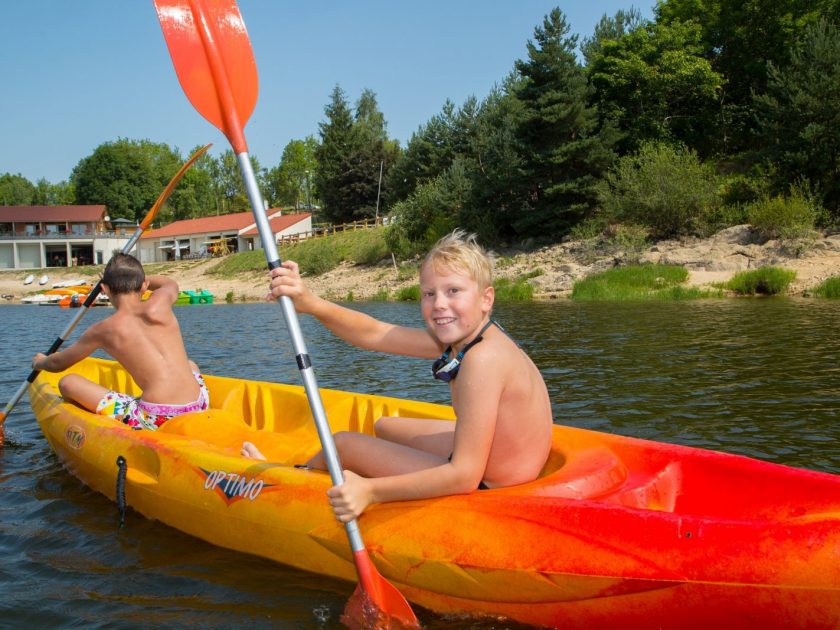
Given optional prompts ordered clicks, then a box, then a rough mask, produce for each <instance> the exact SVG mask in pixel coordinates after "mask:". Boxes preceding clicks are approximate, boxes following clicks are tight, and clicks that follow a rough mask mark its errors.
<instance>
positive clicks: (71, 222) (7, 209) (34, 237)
mask: <svg viewBox="0 0 840 630" xmlns="http://www.w3.org/2000/svg"><path fill="white" fill-rule="evenodd" d="M132 232H133V230H132V231H128V232H127V230H126V229H125V228H124V227H118V228H115V227H114V226H113V225H111V223H110V219H109V217H108V216H106V214H105V206H103V205H90V206H0V269H44V268H46V267H73V266H76V265H91V264H102V263H105V262H108V260H110V259H111V255H112V254H113V252H115V251H119V250H121V249H122V248H123V247H124V246H125V244H126V243H127V242H128V239H129V238H130V237H131V234H132Z"/></svg>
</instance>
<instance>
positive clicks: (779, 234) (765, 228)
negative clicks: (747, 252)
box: [747, 189, 820, 239]
mask: <svg viewBox="0 0 840 630" xmlns="http://www.w3.org/2000/svg"><path fill="white" fill-rule="evenodd" d="M819 214H820V209H819V208H818V207H816V203H815V201H814V199H813V197H811V196H809V195H808V194H807V193H806V192H803V191H802V190H801V189H800V190H797V189H794V190H793V192H792V194H791V196H789V197H783V196H781V195H777V196H775V197H768V198H764V199H761V200H759V201H757V202H755V203H753V204H751V205H750V206H749V207H748V209H747V217H748V219H749V222H750V223H751V224H752V226H753V227H754V228H755V229H756V230H758V231H759V232H760V233H761V234H762V235H763V236H765V237H766V238H782V239H797V238H806V237H808V236H811V235H812V234H813V232H814V226H815V225H816V222H817V217H818V216H819Z"/></svg>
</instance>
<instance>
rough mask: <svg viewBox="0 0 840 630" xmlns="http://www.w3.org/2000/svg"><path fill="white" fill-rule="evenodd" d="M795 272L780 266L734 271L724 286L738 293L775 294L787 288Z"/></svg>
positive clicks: (794, 276)
mask: <svg viewBox="0 0 840 630" xmlns="http://www.w3.org/2000/svg"><path fill="white" fill-rule="evenodd" d="M795 278H796V272H795V271H791V270H790V269H782V268H781V267H761V268H760V269H754V270H752V271H742V272H741V273H736V274H735V275H734V276H733V277H732V279H730V280H729V282H727V283H725V284H724V288H726V289H729V290H730V291H734V292H735V293H738V294H739V295H756V294H758V295H777V294H779V293H782V292H784V291H786V290H787V288H788V286H789V285H790V283H791V282H793V280H794V279H795Z"/></svg>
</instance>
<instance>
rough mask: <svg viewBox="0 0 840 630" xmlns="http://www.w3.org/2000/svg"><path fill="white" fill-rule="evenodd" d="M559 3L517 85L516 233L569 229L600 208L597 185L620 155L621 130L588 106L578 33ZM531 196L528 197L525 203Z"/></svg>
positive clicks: (519, 67) (531, 46)
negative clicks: (519, 152) (616, 148)
mask: <svg viewBox="0 0 840 630" xmlns="http://www.w3.org/2000/svg"><path fill="white" fill-rule="evenodd" d="M570 32H571V29H570V28H569V25H568V23H567V22H566V18H565V16H564V15H563V13H562V12H561V11H560V10H559V9H553V10H552V11H551V13H549V15H547V16H546V17H545V18H544V20H543V23H542V26H538V27H537V28H536V29H534V39H533V40H532V41H529V42H528V45H527V47H528V59H527V60H524V61H523V60H519V61H517V62H516V64H515V67H516V72H517V74H518V76H519V78H520V79H521V80H520V81H519V82H518V83H516V84H515V85H514V86H513V90H514V94H515V96H516V99H517V100H518V101H519V104H520V107H521V113H520V115H519V122H518V126H517V129H516V136H517V140H518V141H519V143H521V146H522V148H523V151H524V154H523V157H522V165H521V171H522V172H521V175H520V178H519V179H520V184H519V189H520V190H521V193H520V195H521V197H520V203H521V204H522V207H521V208H518V209H516V216H515V217H513V218H512V221H511V225H512V227H513V229H514V231H515V233H516V234H517V235H520V236H521V235H532V236H533V235H539V234H546V233H550V234H558V235H559V234H564V233H566V232H568V230H569V229H571V227H572V226H573V225H575V224H576V223H578V222H579V221H580V220H581V219H582V218H583V217H584V216H586V214H587V213H588V212H589V211H590V210H591V209H592V208H593V207H594V204H595V201H596V194H595V190H594V185H595V182H596V181H597V179H598V178H599V177H600V176H601V174H602V173H603V172H604V171H605V170H606V169H607V168H608V167H609V166H610V164H611V163H612V162H613V160H614V159H615V154H614V153H613V146H614V144H615V142H616V140H617V135H616V134H615V132H614V129H613V127H612V125H611V124H608V123H606V122H604V121H601V120H599V116H598V111H597V109H596V108H595V107H593V106H592V105H590V102H591V99H592V87H591V86H590V85H589V83H588V81H587V77H586V73H585V71H584V69H583V68H582V67H581V66H580V64H579V63H578V61H577V53H576V48H577V36H574V35H570ZM526 201H527V203H526Z"/></svg>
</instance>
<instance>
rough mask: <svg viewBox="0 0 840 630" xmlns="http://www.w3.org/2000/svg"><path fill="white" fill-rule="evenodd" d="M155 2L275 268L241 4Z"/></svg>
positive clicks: (353, 530) (302, 359)
mask: <svg viewBox="0 0 840 630" xmlns="http://www.w3.org/2000/svg"><path fill="white" fill-rule="evenodd" d="M154 3H155V7H156V9H157V14H158V19H159V20H160V24H161V28H162V29H163V35H164V38H165V39H166V44H167V46H168V48H169V54H170V55H171V57H172V61H173V63H174V65H175V72H176V74H177V75H178V80H179V81H180V83H181V87H182V88H183V90H184V92H185V93H186V95H187V98H188V99H189V100H190V102H191V103H192V104H193V107H195V109H196V110H198V112H199V113H200V114H201V115H202V116H204V117H205V118H206V119H207V120H208V121H210V122H211V123H212V124H213V125H214V126H216V127H217V128H218V129H219V130H220V131H221V132H222V133H223V134H224V135H225V136H226V137H227V139H228V140H229V141H230V144H231V146H232V147H233V150H234V152H235V153H236V159H237V161H238V162H239V169H240V171H241V173H242V178H243V180H244V182H245V189H246V192H247V193H248V199H249V201H250V202H251V210H252V212H253V214H254V220H255V222H256V225H257V229H258V232H259V235H260V240H261V241H262V247H263V250H264V251H265V257H266V261H267V263H268V268H269V269H275V268H276V267H279V266H280V256H279V255H278V253H277V246H276V244H275V242H274V235H273V233H272V231H271V226H270V225H269V222H268V219H267V218H266V215H265V210H264V205H263V200H262V195H261V194H260V190H259V187H258V186H257V180H256V177H255V176H254V171H253V168H252V166H251V160H250V158H249V157H248V146H247V144H246V142H245V135H244V127H245V123H246V122H247V120H248V118H249V117H250V116H251V112H252V111H253V110H254V106H255V105H256V102H257V67H256V63H255V62H254V54H253V52H252V50H251V42H250V40H249V39H248V33H247V31H246V29H245V23H244V22H243V21H242V16H241V14H240V13H239V8H238V7H237V5H236V2H235V0H154ZM278 302H279V303H280V306H281V307H282V309H283V317H284V318H285V320H286V326H287V328H288V329H289V334H290V336H291V340H292V346H293V348H294V351H295V356H296V360H297V364H298V368H299V369H300V373H301V377H302V378H303V383H304V389H305V390H306V396H307V398H308V399H309V406H310V408H311V409H312V415H313V417H314V419H315V425H316V428H317V430H318V437H319V439H320V441H321V449H322V451H323V453H324V458H325V460H326V462H327V468H328V470H329V472H330V476H331V478H332V481H333V484H335V485H341V484H342V483H344V475H343V474H342V469H341V463H340V462H339V459H338V452H337V450H336V447H335V442H334V441H333V437H332V433H331V432H330V426H329V423H328V421H327V417H326V413H325V412H324V405H323V403H322V401H321V395H320V393H319V390H318V384H317V382H316V380H315V373H314V371H313V369H312V362H311V360H310V357H309V354H308V352H307V350H306V345H305V343H304V340H303V334H302V333H301V330H300V324H299V322H298V318H297V313H296V312H295V308H294V305H293V304H292V301H291V300H290V299H289V298H288V297H281V298H280V299H279V300H278ZM345 529H346V531H347V537H348V539H349V541H350V547H351V549H352V550H353V559H354V562H355V565H356V571H357V573H358V575H359V587H360V588H361V589H363V591H364V594H365V595H367V597H368V598H369V599H370V600H372V603H373V604H374V605H375V606H376V607H378V609H379V610H380V611H381V612H382V613H384V614H385V615H387V616H389V617H392V618H394V619H396V620H398V621H399V622H401V623H403V624H407V625H411V626H417V625H418V623H417V618H416V617H415V616H414V613H413V612H412V610H411V607H410V606H409V605H408V602H406V600H405V598H404V597H403V596H402V594H401V593H400V592H399V591H398V590H397V589H396V588H395V587H394V586H393V585H392V584H391V583H389V582H388V581H387V580H385V578H383V577H382V576H381V575H380V574H379V572H378V571H377V569H376V567H375V566H374V564H373V562H372V561H371V559H370V556H369V555H368V553H367V549H366V548H365V545H364V543H363V542H362V536H361V533H360V532H359V526H358V524H357V522H356V521H355V519H354V520H352V521H350V522H349V523H347V524H346V525H345ZM357 590H358V589H357Z"/></svg>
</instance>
